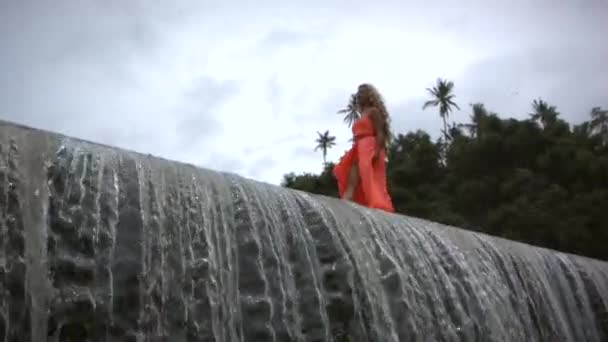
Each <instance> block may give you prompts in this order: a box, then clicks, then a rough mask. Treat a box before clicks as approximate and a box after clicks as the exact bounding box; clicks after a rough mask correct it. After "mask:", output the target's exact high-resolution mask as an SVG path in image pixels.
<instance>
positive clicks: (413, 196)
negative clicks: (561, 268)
mask: <svg viewBox="0 0 608 342" xmlns="http://www.w3.org/2000/svg"><path fill="white" fill-rule="evenodd" d="M437 88H438V87H437ZM532 105H533V108H534V112H533V113H532V115H531V116H532V120H530V119H526V120H517V119H513V118H508V119H505V118H502V117H500V116H499V115H498V114H496V113H492V112H489V111H487V110H486V109H485V108H484V106H483V105H482V104H480V103H476V104H473V105H472V114H471V116H470V117H469V119H468V120H467V122H463V123H460V124H459V123H455V124H452V123H449V124H447V125H446V127H447V130H445V131H446V132H448V133H450V134H451V136H450V140H451V141H450V143H449V144H445V143H444V141H445V137H444V136H443V135H442V136H441V137H440V138H438V139H432V138H431V137H430V135H429V134H428V133H426V132H424V131H416V132H407V133H406V134H403V133H400V134H397V135H396V137H394V138H393V140H392V141H391V143H390V144H389V146H388V156H389V158H388V163H387V165H386V173H387V182H388V190H389V192H390V195H391V197H392V200H393V205H394V207H395V210H396V211H397V212H398V213H402V214H405V215H409V216H414V217H420V218H425V219H428V220H431V221H435V222H441V223H444V224H449V225H454V226H458V227H462V228H465V229H469V230H475V231H480V232H483V233H486V234H491V235H495V236H500V237H504V238H508V239H513V240H518V241H522V242H526V243H530V244H533V245H538V246H543V247H548V248H553V249H557V250H560V251H564V252H569V253H576V254H581V255H586V256H589V257H593V258H599V259H603V260H608V249H606V247H605V246H606V244H608V229H606V222H608V211H607V210H605V208H608V177H606V174H608V144H606V142H605V140H603V139H602V138H601V137H602V136H605V135H602V132H605V131H606V128H604V127H605V124H604V122H606V120H607V119H606V118H605V116H606V115H607V114H605V113H604V114H603V112H604V110H602V109H601V108H600V107H596V109H594V110H592V111H591V118H590V119H589V120H588V121H586V122H583V123H580V124H578V125H573V126H571V125H569V124H568V123H567V122H565V121H563V120H562V119H560V118H559V116H558V115H559V113H558V111H557V108H556V107H554V106H550V105H549V104H547V103H546V102H545V101H542V100H536V101H533V102H532ZM437 106H439V104H437ZM461 127H462V128H464V127H466V128H468V129H469V131H468V133H469V134H466V135H464V134H461V133H460V128H461ZM592 127H593V128H592ZM323 136H327V137H328V138H329V132H326V133H325V134H319V140H318V141H317V143H320V142H321V141H322V140H325V139H322V137H323ZM318 148H322V145H321V144H319V147H318ZM332 168H333V166H332V164H331V163H327V164H326V165H325V167H324V168H323V171H322V172H321V173H320V174H310V173H307V174H300V175H295V174H287V175H285V178H284V180H283V186H286V187H289V188H292V189H299V190H302V191H307V192H311V193H316V194H321V195H326V196H334V197H338V194H337V186H336V180H335V178H334V177H333V174H332Z"/></svg>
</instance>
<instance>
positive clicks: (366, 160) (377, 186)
mask: <svg viewBox="0 0 608 342" xmlns="http://www.w3.org/2000/svg"><path fill="white" fill-rule="evenodd" d="M352 130H353V137H354V138H353V140H354V143H353V146H352V148H351V149H350V150H348V151H347V152H346V154H345V155H344V156H343V157H342V158H341V159H340V162H339V163H338V164H337V165H336V166H335V167H334V169H333V172H334V176H335V177H336V179H337V181H338V192H339V193H340V197H342V196H343V195H344V192H345V191H346V188H347V186H348V175H349V172H350V169H351V167H352V165H353V163H357V165H358V166H359V180H358V181H357V186H356V187H355V191H354V195H353V201H355V202H356V203H359V204H361V205H363V206H366V207H369V208H374V209H381V210H384V211H388V212H394V211H395V209H394V208H393V203H392V201H391V197H390V195H389V193H388V190H387V185H386V151H385V150H384V149H382V150H381V151H380V154H379V156H378V159H377V160H376V162H375V163H372V158H373V156H374V151H375V149H376V137H375V134H374V133H375V132H374V125H373V123H372V119H371V118H370V117H369V115H367V114H364V115H362V117H361V118H360V119H359V120H358V121H356V122H355V123H354V124H353V128H352Z"/></svg>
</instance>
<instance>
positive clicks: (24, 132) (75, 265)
mask: <svg viewBox="0 0 608 342" xmlns="http://www.w3.org/2000/svg"><path fill="white" fill-rule="evenodd" d="M0 229H1V232H0V341H36V342H38V341H222V342H236V341H278V342H283V341H336V342H342V341H350V342H354V341H380V342H384V341H501V342H502V341H606V340H608V263H606V262H603V261H599V260H593V259H588V258H584V257H580V256H574V255H570V254H564V253H559V252H556V251H552V250H548V249H543V248H539V247H533V246H529V245H526V244H522V243H517V242H513V241H508V240H504V239H499V238H495V237H490V236H487V235H484V234H479V233H473V232H469V231H465V230H461V229H458V228H455V227H448V226H444V225H441V224H437V223H433V222H429V221H426V220H422V219H417V218H412V217H406V216H401V215H395V214H388V213H384V212H379V211H375V210H370V209H367V208H362V207H359V206H357V205H355V204H352V203H346V202H343V201H339V200H337V199H331V198H326V197H322V196H314V195H311V194H307V193H303V192H299V191H294V190H289V189H284V188H280V187H277V186H271V185H267V184H263V183H259V182H255V181H252V180H247V179H244V178H241V177H239V176H237V175H233V174H229V173H219V172H214V171H210V170H205V169H201V168H197V167H195V166H192V165H186V164H181V163H177V162H172V161H168V160H164V159H160V158H156V157H152V156H149V155H142V154H137V153H134V152H130V151H124V150H120V149H117V148H113V147H108V146H102V145H98V144H94V143H89V142H86V141H81V140H77V139H73V138H69V137H65V136H61V135H58V134H54V133H50V132H45V131H40V130H35V129H30V128H27V127H22V126H17V125H14V124H11V123H7V122H1V121H0Z"/></svg>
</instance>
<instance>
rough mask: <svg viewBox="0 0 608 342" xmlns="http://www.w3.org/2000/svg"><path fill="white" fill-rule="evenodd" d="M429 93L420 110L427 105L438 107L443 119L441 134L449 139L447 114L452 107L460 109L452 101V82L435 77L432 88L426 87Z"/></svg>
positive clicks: (448, 114)
mask: <svg viewBox="0 0 608 342" xmlns="http://www.w3.org/2000/svg"><path fill="white" fill-rule="evenodd" d="M426 90H427V91H428V92H429V93H430V95H431V99H430V100H428V101H426V102H425V103H424V105H423V106H422V110H425V109H426V108H427V107H431V106H432V107H439V116H441V119H443V134H444V135H445V138H446V141H448V140H449V138H450V137H449V129H448V116H450V113H451V112H452V108H453V107H456V108H457V109H458V110H460V107H458V105H457V104H456V103H455V102H454V101H453V99H454V97H455V95H454V94H453V90H454V82H452V81H447V80H442V79H441V78H438V79H437V84H436V85H435V86H434V87H433V88H426Z"/></svg>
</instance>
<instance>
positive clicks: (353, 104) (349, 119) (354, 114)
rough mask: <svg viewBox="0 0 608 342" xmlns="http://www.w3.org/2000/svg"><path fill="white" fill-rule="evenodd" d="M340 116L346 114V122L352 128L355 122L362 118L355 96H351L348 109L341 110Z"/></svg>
mask: <svg viewBox="0 0 608 342" xmlns="http://www.w3.org/2000/svg"><path fill="white" fill-rule="evenodd" d="M338 114H346V115H344V122H345V123H346V124H347V125H348V127H350V126H352V124H353V122H355V121H356V120H357V119H359V117H361V113H359V111H358V108H357V96H356V95H355V94H352V95H350V99H349V100H348V104H347V105H346V108H344V109H340V110H339V111H338Z"/></svg>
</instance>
